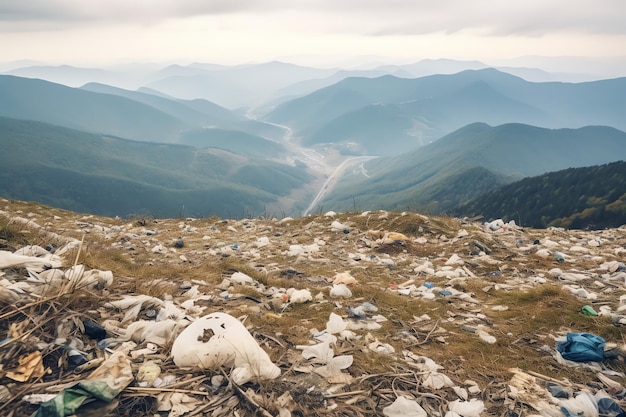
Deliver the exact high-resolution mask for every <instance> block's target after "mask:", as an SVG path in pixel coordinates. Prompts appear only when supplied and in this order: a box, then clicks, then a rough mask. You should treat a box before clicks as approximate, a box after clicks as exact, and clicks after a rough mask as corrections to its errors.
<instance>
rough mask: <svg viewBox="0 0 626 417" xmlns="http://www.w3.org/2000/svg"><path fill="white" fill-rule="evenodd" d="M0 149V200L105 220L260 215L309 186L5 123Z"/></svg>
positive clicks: (156, 150)
mask: <svg viewBox="0 0 626 417" xmlns="http://www.w3.org/2000/svg"><path fill="white" fill-rule="evenodd" d="M0 146H1V147H2V149H3V152H1V153H0V165H2V167H3V169H2V171H1V172H0V195H2V196H3V197H7V198H15V199H24V200H35V201H39V202H42V203H45V204H50V205H54V206H57V207H62V208H66V209H70V210H76V211H81V212H88V213H95V214H103V215H110V216H112V215H120V216H126V215H128V214H130V213H137V212H144V213H145V212H147V213H158V214H159V215H162V216H177V215H179V213H180V210H181V208H182V207H183V206H184V207H185V211H186V213H187V214H188V215H196V216H200V215H202V216H205V215H218V216H226V215H228V216H234V217H241V216H243V215H244V214H255V213H257V214H258V213H261V212H262V211H263V210H264V205H266V204H269V203H272V202H275V201H276V199H277V198H279V197H281V196H285V195H288V194H289V192H290V191H291V190H292V189H293V188H296V187H299V186H301V185H302V184H304V183H306V181H308V174H306V173H305V172H304V171H303V169H302V168H298V167H291V166H286V165H282V164H278V163H273V162H269V161H263V162H255V161H253V160H249V159H247V158H245V157H242V156H239V155H235V154H232V153H228V152H225V151H219V150H215V149H208V148H207V149H197V148H194V147H190V146H183V145H171V144H157V143H149V142H137V141H130V140H125V139H119V138H115V137H111V136H101V135H95V134H90V133H85V132H80V131H76V130H71V129H67V128H62V127H57V126H52V125H48V124H44V123H39V122H31V121H22V120H14V119H8V118H2V117H0Z"/></svg>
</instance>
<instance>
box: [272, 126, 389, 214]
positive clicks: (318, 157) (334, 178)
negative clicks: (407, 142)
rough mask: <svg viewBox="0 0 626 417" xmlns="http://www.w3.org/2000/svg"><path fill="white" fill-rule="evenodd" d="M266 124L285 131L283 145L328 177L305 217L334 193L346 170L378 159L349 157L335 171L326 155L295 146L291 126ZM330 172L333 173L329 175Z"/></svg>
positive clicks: (305, 212) (307, 209)
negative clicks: (331, 192)
mask: <svg viewBox="0 0 626 417" xmlns="http://www.w3.org/2000/svg"><path fill="white" fill-rule="evenodd" d="M265 123H268V124H271V125H274V126H277V127H280V128H282V129H285V135H284V136H283V140H282V144H283V145H285V146H286V147H287V148H288V149H289V150H290V152H291V153H292V154H293V155H300V156H301V157H302V159H304V160H305V161H306V163H307V165H308V166H309V167H310V168H312V169H314V170H316V171H319V172H321V173H322V174H325V175H328V177H327V179H326V181H324V184H322V186H321V188H320V189H319V191H318V192H317V194H316V195H315V198H313V201H311V203H310V204H309V206H308V207H307V208H306V210H305V211H304V213H303V215H304V216H306V215H308V214H309V213H310V212H311V211H312V210H313V209H315V207H316V206H317V205H318V204H319V203H320V202H321V201H322V200H323V199H324V197H326V195H327V194H328V193H329V192H330V191H332V189H333V188H334V187H335V185H337V182H338V181H339V179H340V178H341V176H342V175H343V174H344V172H345V171H346V169H349V168H351V167H353V166H355V165H356V164H358V163H363V162H365V161H368V160H370V159H374V158H377V157H376V156H354V157H349V158H347V159H345V160H343V161H342V162H341V163H340V164H339V165H338V166H337V167H334V170H333V166H332V165H331V164H329V163H328V161H327V160H326V159H325V158H324V155H322V154H320V153H319V152H317V151H316V150H314V149H311V148H305V147H302V146H299V145H297V144H295V143H294V142H293V141H292V135H293V131H292V130H291V128H290V127H289V126H285V125H281V124H278V123H270V122H265ZM330 170H333V171H332V172H331V173H330V174H329V172H330Z"/></svg>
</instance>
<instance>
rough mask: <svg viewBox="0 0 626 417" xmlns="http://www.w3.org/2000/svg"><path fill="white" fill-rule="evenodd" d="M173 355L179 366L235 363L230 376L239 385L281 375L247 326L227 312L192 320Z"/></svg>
mask: <svg viewBox="0 0 626 417" xmlns="http://www.w3.org/2000/svg"><path fill="white" fill-rule="evenodd" d="M172 357H173V359H174V363H175V364H176V365H177V366H180V367H199V368H202V369H216V368H219V367H220V366H233V367H234V368H235V369H234V370H233V372H232V374H231V377H232V378H233V381H234V382H235V383H236V384H243V383H245V382H247V381H249V380H251V379H255V378H258V379H274V378H277V377H278V376H279V375H280V368H279V367H277V366H276V365H274V363H272V361H271V360H270V358H269V356H268V355H267V353H266V352H265V351H264V350H263V349H262V348H261V346H259V344H258V343H257V342H256V340H255V339H254V337H252V335H251V334H250V333H249V332H248V330H247V329H246V328H245V327H244V325H243V324H242V323H241V322H240V321H239V320H237V319H236V318H235V317H233V316H231V315H229V314H226V313H212V314H209V315H208V316H204V317H201V318H199V319H197V320H196V321H194V322H193V323H191V324H190V325H189V326H188V327H187V328H186V329H185V330H183V332H182V333H181V334H180V335H179V336H178V337H177V338H176V340H175V341H174V344H173V345H172Z"/></svg>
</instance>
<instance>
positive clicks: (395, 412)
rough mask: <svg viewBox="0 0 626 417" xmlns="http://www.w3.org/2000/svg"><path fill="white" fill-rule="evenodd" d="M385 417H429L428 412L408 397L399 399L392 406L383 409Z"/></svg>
mask: <svg viewBox="0 0 626 417" xmlns="http://www.w3.org/2000/svg"><path fill="white" fill-rule="evenodd" d="M383 415H385V416H387V417H427V416H428V414H426V411H425V410H424V409H423V408H422V406H420V405H419V404H418V403H417V401H415V400H410V399H408V398H406V397H402V396H400V397H398V398H396V400H395V401H394V402H393V404H391V405H390V406H387V407H385V408H383Z"/></svg>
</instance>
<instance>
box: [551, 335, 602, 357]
mask: <svg viewBox="0 0 626 417" xmlns="http://www.w3.org/2000/svg"><path fill="white" fill-rule="evenodd" d="M604 344H605V341H604V339H603V338H601V337H600V336H596V335H594V334H591V333H568V334H567V338H566V340H565V341H564V342H559V343H557V345H556V348H557V350H558V351H559V353H560V354H561V356H562V357H563V359H567V360H569V361H574V362H600V361H602V360H604Z"/></svg>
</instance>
